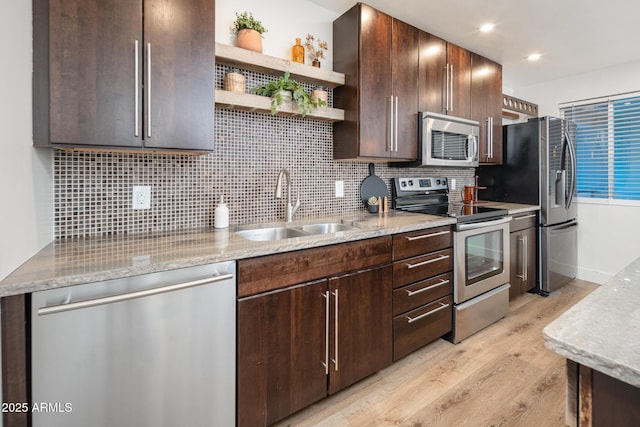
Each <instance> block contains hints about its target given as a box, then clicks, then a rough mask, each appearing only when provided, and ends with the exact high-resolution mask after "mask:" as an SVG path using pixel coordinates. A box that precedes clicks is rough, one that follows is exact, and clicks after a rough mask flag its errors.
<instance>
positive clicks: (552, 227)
mask: <svg viewBox="0 0 640 427" xmlns="http://www.w3.org/2000/svg"><path fill="white" fill-rule="evenodd" d="M575 129H576V128H575V125H574V124H573V123H572V122H570V121H566V120H561V119H558V118H555V117H541V118H535V119H531V120H529V121H528V122H525V123H517V124H512V125H506V126H504V131H503V135H504V140H503V144H504V146H503V150H504V162H503V164H502V165H501V166H483V167H481V168H478V170H477V173H478V177H479V178H478V183H479V185H481V186H484V187H487V188H486V189H485V190H481V191H479V193H478V197H480V198H481V199H485V200H496V201H504V202H513V203H526V204H533V205H540V216H539V218H540V220H539V221H540V223H539V228H538V233H539V234H538V236H539V239H538V240H539V251H538V258H539V260H540V265H539V274H538V277H539V280H540V283H539V284H538V289H539V291H540V292H541V293H542V294H548V293H549V292H553V291H555V290H556V289H559V288H560V287H562V286H564V285H565V284H566V283H568V282H569V281H571V280H572V279H574V278H575V277H576V273H577V227H578V222H577V218H576V217H577V215H576V205H575V203H574V196H575V192H576V155H575V148H574V144H573V140H574V136H575Z"/></svg>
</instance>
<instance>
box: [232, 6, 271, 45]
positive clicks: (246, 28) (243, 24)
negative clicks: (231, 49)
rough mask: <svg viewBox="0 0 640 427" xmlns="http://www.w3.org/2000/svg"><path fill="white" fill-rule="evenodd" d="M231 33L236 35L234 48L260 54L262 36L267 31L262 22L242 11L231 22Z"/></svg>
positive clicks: (249, 13)
mask: <svg viewBox="0 0 640 427" xmlns="http://www.w3.org/2000/svg"><path fill="white" fill-rule="evenodd" d="M233 31H234V32H235V33H236V34H237V36H236V46H238V47H241V48H243V49H248V50H252V51H254V52H258V53H262V34H263V33H266V32H267V30H266V29H265V28H264V26H263V25H262V22H260V21H258V20H257V19H255V18H254V17H253V15H252V14H251V12H247V11H244V12H242V13H241V14H239V15H238V13H237V12H236V20H235V21H234V22H233Z"/></svg>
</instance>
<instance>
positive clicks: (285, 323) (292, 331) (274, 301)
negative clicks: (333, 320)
mask: <svg viewBox="0 0 640 427" xmlns="http://www.w3.org/2000/svg"><path fill="white" fill-rule="evenodd" d="M326 291H327V280H326V279H325V280H319V281H316V282H311V283H308V284H304V285H300V286H294V287H291V288H287V289H284V290H281V291H275V292H271V293H267V294H261V295H257V296H254V297H248V298H243V299H240V300H238V366H237V375H238V390H237V396H238V401H237V411H238V412H237V414H238V426H264V425H268V424H272V423H274V422H275V421H278V420H280V419H282V418H284V417H286V416H288V415H290V414H292V413H294V412H296V411H298V410H299V409H302V408H304V407H305V406H308V405H310V404H311V403H313V402H315V401H317V400H319V399H322V398H323V397H325V396H326V393H327V375H326V371H325V367H324V366H323V365H322V363H323V362H324V361H325V357H326V356H325V355H326V351H325V349H326V347H325V342H326V335H325V334H327V333H328V323H327V320H328V318H327V317H326V307H327V306H326V304H327V303H328V301H327V299H326Z"/></svg>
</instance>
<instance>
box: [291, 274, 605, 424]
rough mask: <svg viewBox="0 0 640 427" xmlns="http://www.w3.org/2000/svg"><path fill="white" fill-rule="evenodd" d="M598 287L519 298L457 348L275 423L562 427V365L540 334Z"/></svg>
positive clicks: (578, 284)
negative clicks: (491, 322) (499, 317)
mask: <svg viewBox="0 0 640 427" xmlns="http://www.w3.org/2000/svg"><path fill="white" fill-rule="evenodd" d="M596 288H597V285H595V284H593V283H589V282H584V281H579V280H575V281H573V282H571V283H570V284H568V285H566V286H565V287H563V288H561V289H560V290H558V291H556V292H554V293H553V294H551V295H550V296H549V297H547V298H544V297H540V296H538V295H531V294H526V295H523V296H521V297H518V298H516V299H515V300H513V301H511V303H510V307H509V315H508V316H507V317H506V318H505V319H502V320H500V321H498V322H496V323H495V324H493V325H491V326H490V327H488V328H486V329H484V330H483V331H480V332H478V333H477V334H475V335H473V336H472V337H469V338H467V339H466V340H464V341H463V342H461V343H460V344H458V345H453V344H451V343H449V342H447V341H444V340H438V341H436V342H434V343H432V344H429V345H428V346H426V347H424V348H423V349H421V350H418V351H417V352H415V353H413V354H411V355H409V356H407V357H406V358H404V359H402V360H401V361H399V362H397V363H395V364H394V365H392V366H390V367H389V368H387V369H385V370H383V371H381V372H379V373H377V374H375V375H373V376H371V377H369V378H367V379H365V380H363V381H361V382H360V383H358V384H355V385H353V386H351V387H350V388H348V389H346V390H343V391H342V392H340V393H338V394H336V395H334V396H331V397H329V398H327V399H325V400H323V401H321V402H319V403H317V404H315V405H312V406H311V407H309V408H307V409H305V410H303V411H300V412H298V413H297V414H294V415H293V416H291V417H290V418H288V419H286V420H284V421H283V422H281V423H280V424H278V425H279V426H327V427H329V426H330V427H335V426H376V427H377V426H398V425H400V426H412V427H427V426H429V427H431V426H447V427H448V426H456V427H458V426H518V427H520V426H532V427H540V426H545V427H552V426H564V407H565V399H566V398H565V392H566V391H565V387H566V379H565V360H564V359H563V358H562V357H561V356H558V355H557V354H555V353H553V352H551V351H549V350H547V348H546V347H545V346H544V343H543V340H542V329H543V328H544V327H545V326H546V325H547V324H548V323H549V322H551V321H552V320H553V319H555V318H556V317H557V316H559V315H560V314H561V313H563V312H564V311H565V310H566V309H567V308H569V307H570V306H572V305H573V304H575V303H576V302H578V301H579V300H580V299H582V298H583V297H584V296H586V295H587V294H589V293H590V292H591V291H593V290H594V289H596Z"/></svg>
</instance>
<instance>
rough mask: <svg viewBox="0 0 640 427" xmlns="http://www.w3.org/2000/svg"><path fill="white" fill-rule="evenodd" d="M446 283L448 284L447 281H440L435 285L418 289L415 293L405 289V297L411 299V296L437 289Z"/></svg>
mask: <svg viewBox="0 0 640 427" xmlns="http://www.w3.org/2000/svg"><path fill="white" fill-rule="evenodd" d="M447 283H449V281H448V280H440V282H438V283H436V284H435V285H431V286H427V287H425V288H422V289H418V290H417V291H410V290H408V289H407V296H408V297H412V296H414V295H416V294H419V293H421V292H425V291H428V290H431V289H434V288H437V287H438V286H442V285H446V284H447Z"/></svg>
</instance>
